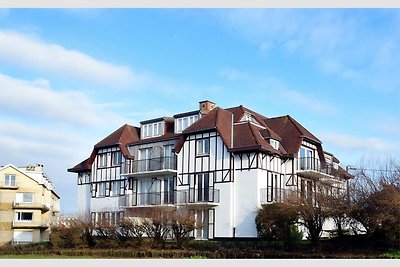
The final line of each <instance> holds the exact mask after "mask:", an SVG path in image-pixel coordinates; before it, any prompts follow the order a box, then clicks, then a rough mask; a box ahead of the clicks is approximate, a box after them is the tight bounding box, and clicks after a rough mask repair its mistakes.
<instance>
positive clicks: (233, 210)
mask: <svg viewBox="0 0 400 267" xmlns="http://www.w3.org/2000/svg"><path fill="white" fill-rule="evenodd" d="M233 123H234V117H233V113H232V125H231V148H233ZM229 160H231V155H229ZM233 163H235V157H234V158H233ZM234 171H235V168H232V170H231V172H234ZM232 175H234V174H233V173H232ZM232 194H233V195H232V225H233V229H232V230H233V232H232V236H233V238H235V236H236V219H235V214H236V212H235V209H236V191H235V181H233V182H232Z"/></svg>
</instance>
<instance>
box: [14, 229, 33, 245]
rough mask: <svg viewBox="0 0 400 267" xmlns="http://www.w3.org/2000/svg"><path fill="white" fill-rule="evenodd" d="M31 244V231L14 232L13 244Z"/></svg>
mask: <svg viewBox="0 0 400 267" xmlns="http://www.w3.org/2000/svg"><path fill="white" fill-rule="evenodd" d="M31 242H33V232H32V231H14V235H13V243H14V244H23V243H31Z"/></svg>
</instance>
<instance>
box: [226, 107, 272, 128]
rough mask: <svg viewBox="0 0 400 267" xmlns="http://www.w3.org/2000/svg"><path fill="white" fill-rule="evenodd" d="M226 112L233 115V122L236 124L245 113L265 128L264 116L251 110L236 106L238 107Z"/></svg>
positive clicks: (228, 109)
mask: <svg viewBox="0 0 400 267" xmlns="http://www.w3.org/2000/svg"><path fill="white" fill-rule="evenodd" d="M226 110H227V111H229V112H231V113H233V117H234V122H235V123H237V122H239V121H240V119H241V118H242V117H243V115H244V113H245V112H248V113H251V114H252V115H253V116H254V118H255V119H256V121H257V122H258V123H259V124H261V125H262V126H264V127H265V126H267V125H266V124H265V119H267V117H265V116H264V115H261V114H259V113H257V112H255V111H253V110H251V109H248V108H246V107H244V106H242V105H240V106H238V107H232V108H227V109H226Z"/></svg>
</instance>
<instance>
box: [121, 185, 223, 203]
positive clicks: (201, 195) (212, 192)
mask: <svg viewBox="0 0 400 267" xmlns="http://www.w3.org/2000/svg"><path fill="white" fill-rule="evenodd" d="M207 203H219V190H218V189H212V188H208V189H204V190H202V189H189V190H177V191H165V192H151V193H133V194H128V195H125V196H124V197H121V198H120V201H119V205H120V206H121V207H149V206H168V205H182V204H207Z"/></svg>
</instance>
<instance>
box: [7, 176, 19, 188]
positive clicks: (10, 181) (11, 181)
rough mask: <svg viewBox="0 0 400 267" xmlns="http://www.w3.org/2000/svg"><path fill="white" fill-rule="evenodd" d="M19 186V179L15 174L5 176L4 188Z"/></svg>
mask: <svg viewBox="0 0 400 267" xmlns="http://www.w3.org/2000/svg"><path fill="white" fill-rule="evenodd" d="M16 185H17V177H16V175H15V174H5V175H4V186H10V187H15V186H16Z"/></svg>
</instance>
